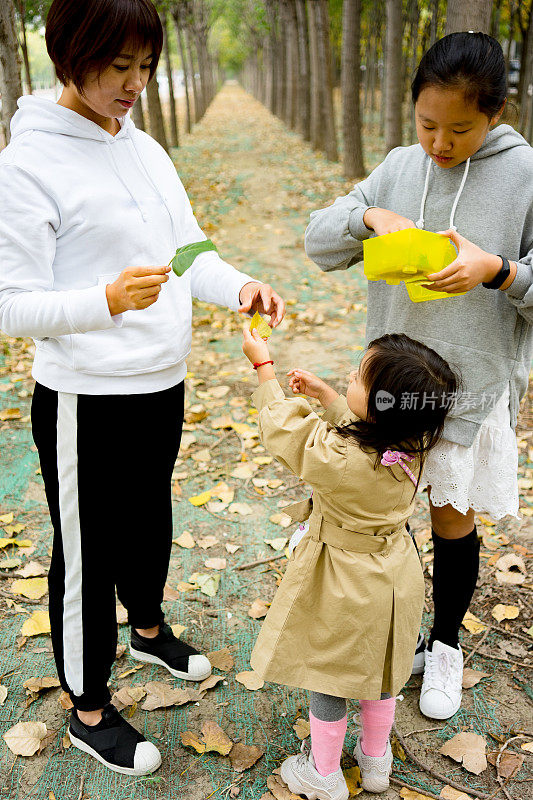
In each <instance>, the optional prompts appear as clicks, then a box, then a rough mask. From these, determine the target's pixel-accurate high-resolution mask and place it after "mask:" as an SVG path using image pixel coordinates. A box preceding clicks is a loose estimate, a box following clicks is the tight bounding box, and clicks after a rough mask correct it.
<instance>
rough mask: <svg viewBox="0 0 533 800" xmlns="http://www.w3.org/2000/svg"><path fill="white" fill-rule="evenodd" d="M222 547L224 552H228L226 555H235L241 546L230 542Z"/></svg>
mask: <svg viewBox="0 0 533 800" xmlns="http://www.w3.org/2000/svg"><path fill="white" fill-rule="evenodd" d="M224 546H225V548H226V550H227V551H228V553H231V554H233V553H236V552H237V550H240V549H241V545H240V544H232V543H231V542H226V544H225V545H224Z"/></svg>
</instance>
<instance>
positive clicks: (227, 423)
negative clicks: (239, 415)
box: [211, 414, 233, 431]
mask: <svg viewBox="0 0 533 800" xmlns="http://www.w3.org/2000/svg"><path fill="white" fill-rule="evenodd" d="M232 424H233V420H232V418H231V417H230V415H229V414H225V415H224V416H222V417H216V418H215V419H213V420H211V427H212V428H213V429H214V430H215V431H217V430H221V429H222V428H231V426H232Z"/></svg>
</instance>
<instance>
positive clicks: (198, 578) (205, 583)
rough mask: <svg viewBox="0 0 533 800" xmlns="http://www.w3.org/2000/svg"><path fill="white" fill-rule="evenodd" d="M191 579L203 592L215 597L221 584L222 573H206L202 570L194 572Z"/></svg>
mask: <svg viewBox="0 0 533 800" xmlns="http://www.w3.org/2000/svg"><path fill="white" fill-rule="evenodd" d="M189 580H190V582H191V583H192V584H194V585H195V586H197V588H198V589H200V591H201V592H202V594H206V595H207V596H208V597H214V596H215V595H216V593H217V592H218V587H219V585H220V575H204V574H202V573H200V572H193V574H192V575H191V577H190V578H189Z"/></svg>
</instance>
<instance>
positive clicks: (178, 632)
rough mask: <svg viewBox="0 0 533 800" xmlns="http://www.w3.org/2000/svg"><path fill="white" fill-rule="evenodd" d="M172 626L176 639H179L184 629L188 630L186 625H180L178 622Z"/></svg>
mask: <svg viewBox="0 0 533 800" xmlns="http://www.w3.org/2000/svg"><path fill="white" fill-rule="evenodd" d="M170 627H171V629H172V633H173V634H174V636H175V637H176V639H179V638H180V636H181V634H182V633H183V631H186V630H187V626H186V625H180V624H179V623H178V622H176V623H174V625H171V626H170Z"/></svg>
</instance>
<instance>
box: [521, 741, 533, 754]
mask: <svg viewBox="0 0 533 800" xmlns="http://www.w3.org/2000/svg"><path fill="white" fill-rule="evenodd" d="M520 746H521V748H522V750H526V751H527V752H528V753H533V742H524V744H522V745H520Z"/></svg>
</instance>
